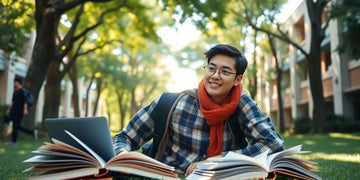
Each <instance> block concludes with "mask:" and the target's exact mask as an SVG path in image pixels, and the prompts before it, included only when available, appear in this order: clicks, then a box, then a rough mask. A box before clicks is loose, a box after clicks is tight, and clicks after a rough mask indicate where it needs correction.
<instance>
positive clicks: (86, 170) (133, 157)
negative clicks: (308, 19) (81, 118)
mask: <svg viewBox="0 0 360 180" xmlns="http://www.w3.org/2000/svg"><path fill="white" fill-rule="evenodd" d="M65 132H66V133H67V134H68V135H69V136H71V138H72V139H74V140H75V141H76V142H78V143H79V144H80V145H81V146H82V147H83V148H84V149H86V151H87V152H85V151H83V150H80V149H79V148H76V147H74V146H71V145H68V144H66V143H64V142H61V141H59V140H56V139H52V142H53V143H48V142H45V144H44V145H42V146H41V147H39V148H38V149H37V150H35V151H33V153H35V154H38V155H36V156H34V157H32V158H29V159H27V160H25V161H24V163H30V164H32V167H30V168H29V169H26V170H24V171H23V172H43V173H42V174H40V175H38V176H33V177H30V179H74V178H92V177H95V178H96V177H107V175H109V174H111V173H114V172H116V173H122V174H133V175H137V176H143V177H148V178H154V179H179V178H178V175H177V174H176V173H175V172H174V171H175V169H174V167H172V166H168V165H166V164H163V163H161V162H159V161H157V160H155V159H152V158H150V157H148V156H146V155H144V154H141V153H139V152H123V153H120V154H118V155H117V156H115V157H113V158H111V159H110V160H109V161H107V162H105V160H104V159H103V158H101V157H100V156H99V155H98V154H97V153H95V152H94V151H93V150H92V149H90V148H89V147H88V146H87V145H86V144H84V143H83V142H82V141H81V140H80V139H78V138H77V137H75V136H74V135H73V134H71V133H70V132H69V131H65Z"/></svg>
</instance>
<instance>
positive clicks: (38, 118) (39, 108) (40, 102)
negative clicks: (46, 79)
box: [35, 83, 45, 127]
mask: <svg viewBox="0 0 360 180" xmlns="http://www.w3.org/2000/svg"><path fill="white" fill-rule="evenodd" d="M44 91H45V83H43V85H42V86H41V89H40V91H39V96H38V99H37V103H36V106H35V126H36V127H40V126H41V122H42V119H43V109H44V100H45V98H44Z"/></svg>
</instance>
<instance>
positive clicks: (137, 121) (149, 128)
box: [113, 96, 160, 154]
mask: <svg viewBox="0 0 360 180" xmlns="http://www.w3.org/2000/svg"><path fill="white" fill-rule="evenodd" d="M159 98H160V96H159V97H157V98H156V99H155V100H154V101H153V102H152V103H151V104H150V105H148V106H146V107H144V108H142V109H140V110H139V111H138V112H137V113H136V114H135V115H134V116H133V117H132V118H131V120H130V122H129V123H128V124H127V126H126V127H125V128H124V129H123V130H121V131H120V132H119V133H118V134H116V135H115V136H114V138H113V146H114V149H115V153H116V154H119V153H120V152H122V151H124V150H126V151H134V150H137V149H139V148H140V147H141V146H142V145H143V144H144V143H146V142H147V141H149V140H150V139H151V138H152V134H153V132H154V120H153V119H152V117H153V110H154V108H155V106H156V104H157V102H158V101H159Z"/></svg>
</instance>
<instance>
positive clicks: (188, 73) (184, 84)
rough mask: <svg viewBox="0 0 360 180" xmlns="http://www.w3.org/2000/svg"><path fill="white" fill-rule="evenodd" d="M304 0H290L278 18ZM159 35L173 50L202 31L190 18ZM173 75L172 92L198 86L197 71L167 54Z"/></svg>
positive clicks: (167, 28) (195, 37) (285, 16)
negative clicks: (175, 27) (185, 66)
mask: <svg viewBox="0 0 360 180" xmlns="http://www.w3.org/2000/svg"><path fill="white" fill-rule="evenodd" d="M302 1H303V0H288V2H287V3H286V4H285V5H284V6H283V8H282V10H281V15H279V16H278V17H277V18H278V20H279V21H280V22H282V21H285V20H286V19H287V18H288V17H289V16H290V13H291V12H293V11H294V10H295V9H296V8H297V7H298V6H299V4H300V3H301V2H302ZM158 33H159V36H160V37H161V38H162V40H163V42H164V43H165V44H169V45H170V47H171V49H172V50H180V49H181V48H183V47H185V46H186V45H188V44H189V43H191V42H194V41H196V40H197V39H198V37H199V36H200V34H201V32H200V31H198V30H197V29H196V27H195V26H194V25H192V24H191V21H190V20H187V21H185V22H184V24H182V25H179V27H178V30H175V29H174V28H171V27H163V28H161V29H159V30H158ZM163 62H164V64H166V65H167V67H168V70H169V71H170V72H171V75H172V82H171V83H169V84H168V86H167V88H168V91H170V92H180V91H183V90H186V89H192V88H196V87H197V84H198V79H197V76H196V73H195V71H193V70H191V69H187V68H179V67H178V66H177V62H176V61H175V59H173V57H171V56H167V57H166V58H164V59H163Z"/></svg>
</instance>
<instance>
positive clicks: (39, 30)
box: [24, 0, 59, 127]
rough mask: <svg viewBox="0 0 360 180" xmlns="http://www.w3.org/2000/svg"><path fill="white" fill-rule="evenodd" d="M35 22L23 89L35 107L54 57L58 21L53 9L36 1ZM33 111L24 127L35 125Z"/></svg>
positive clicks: (26, 119)
mask: <svg viewBox="0 0 360 180" xmlns="http://www.w3.org/2000/svg"><path fill="white" fill-rule="evenodd" d="M35 21H36V34H37V36H36V39H35V45H34V49H33V54H32V57H31V63H30V66H29V69H28V71H27V74H26V80H25V82H24V87H25V88H26V89H28V90H29V92H30V93H31V94H32V95H33V97H34V104H35V105H36V103H37V100H38V97H39V92H40V89H41V87H42V85H43V82H44V80H45V76H46V72H47V69H48V67H49V65H50V62H51V61H52V60H53V58H54V55H55V35H56V29H57V24H58V21H59V19H58V17H57V15H56V14H55V12H54V11H53V9H51V8H48V7H47V6H46V4H43V3H42V1H39V0H37V1H36V13H35ZM34 109H35V108H31V109H30V112H29V115H28V116H27V117H25V120H24V124H25V125H26V126H30V127H31V126H33V125H34V124H35V111H34Z"/></svg>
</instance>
